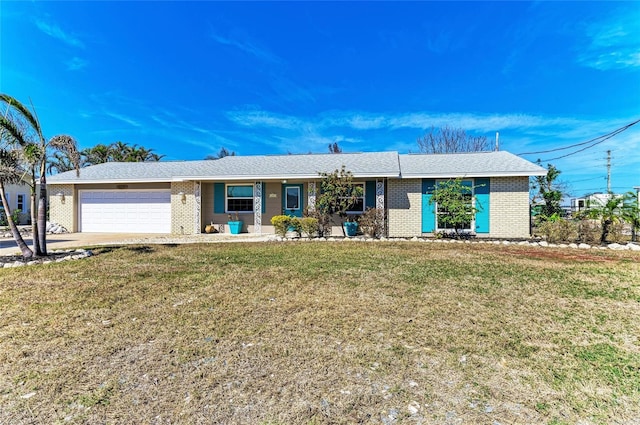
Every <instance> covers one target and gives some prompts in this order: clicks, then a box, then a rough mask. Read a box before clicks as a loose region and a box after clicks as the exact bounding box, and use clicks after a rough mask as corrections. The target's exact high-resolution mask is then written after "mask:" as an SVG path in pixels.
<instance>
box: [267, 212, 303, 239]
mask: <svg viewBox="0 0 640 425" xmlns="http://www.w3.org/2000/svg"><path fill="white" fill-rule="evenodd" d="M271 224H272V225H273V227H274V228H275V232H276V235H278V236H282V237H285V236H286V235H287V232H296V233H297V234H298V236H300V232H301V230H302V225H301V223H300V219H299V218H298V217H293V216H288V215H274V216H273V217H271Z"/></svg>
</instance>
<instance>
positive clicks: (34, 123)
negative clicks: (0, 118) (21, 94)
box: [0, 93, 44, 141]
mask: <svg viewBox="0 0 640 425" xmlns="http://www.w3.org/2000/svg"><path fill="white" fill-rule="evenodd" d="M0 101H2V102H4V103H6V104H7V105H9V106H10V107H11V108H12V109H14V110H15V111H17V112H18V113H19V114H20V115H21V116H22V117H24V119H26V120H27V121H28V122H29V124H30V125H31V127H33V129H34V130H35V131H36V133H37V134H38V137H40V140H41V141H44V136H43V135H42V129H41V128H40V123H39V122H38V120H37V118H36V117H35V116H34V115H33V114H32V113H31V111H30V110H29V109H28V108H27V107H26V106H24V105H23V104H22V103H20V102H19V101H18V100H17V99H15V98H14V97H11V96H9V95H8V94H5V93H0Z"/></svg>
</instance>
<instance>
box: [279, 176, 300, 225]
mask: <svg viewBox="0 0 640 425" xmlns="http://www.w3.org/2000/svg"><path fill="white" fill-rule="evenodd" d="M303 203H304V197H303V196H302V185H301V184H283V185H282V213H283V214H284V215H291V216H295V217H302V210H303V209H304V205H303Z"/></svg>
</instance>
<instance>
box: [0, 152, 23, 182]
mask: <svg viewBox="0 0 640 425" xmlns="http://www.w3.org/2000/svg"><path fill="white" fill-rule="evenodd" d="M21 165H22V163H21V161H20V156H19V155H18V152H17V151H15V150H8V149H0V180H2V181H3V182H5V183H18V182H20V180H21V179H22V175H23V169H22V167H21Z"/></svg>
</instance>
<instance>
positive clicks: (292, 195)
mask: <svg viewBox="0 0 640 425" xmlns="http://www.w3.org/2000/svg"><path fill="white" fill-rule="evenodd" d="M285 192H286V199H285V209H286V210H299V209H300V188H299V187H287V188H286V189H285Z"/></svg>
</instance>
